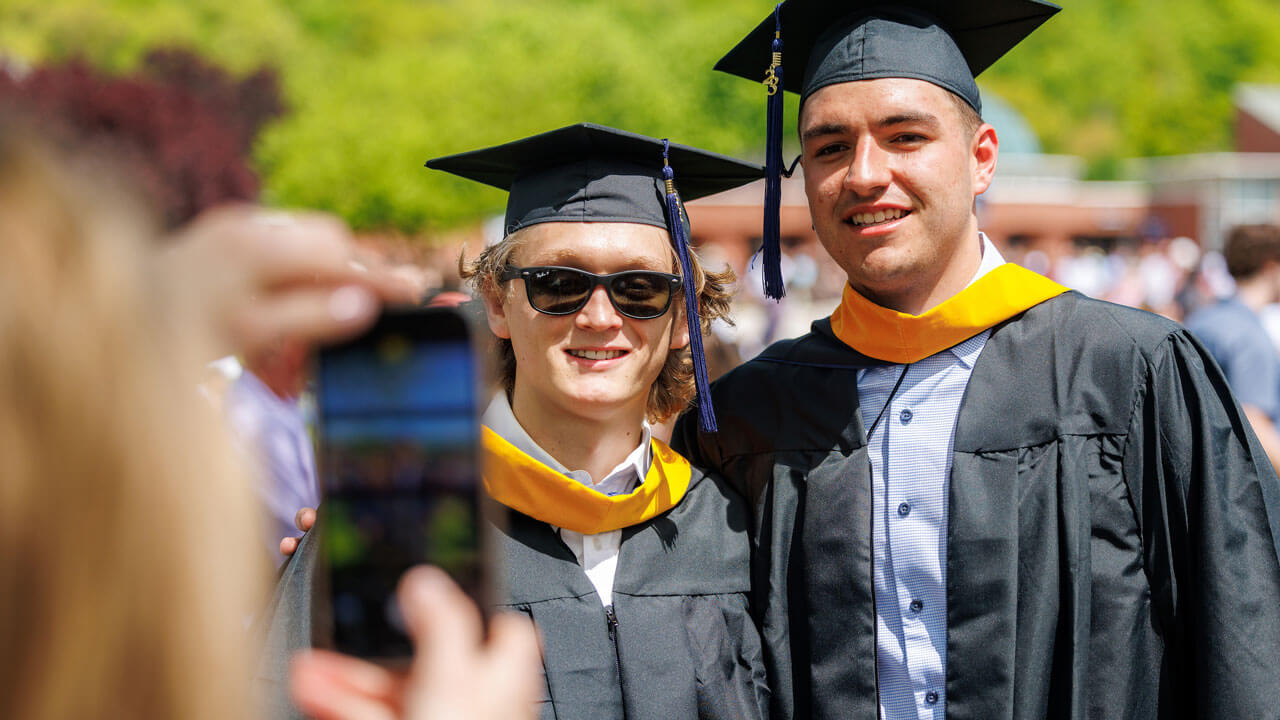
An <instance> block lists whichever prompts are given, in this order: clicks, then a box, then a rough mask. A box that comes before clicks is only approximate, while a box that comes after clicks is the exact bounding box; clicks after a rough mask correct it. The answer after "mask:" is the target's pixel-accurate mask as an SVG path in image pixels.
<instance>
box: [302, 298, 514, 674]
mask: <svg viewBox="0 0 1280 720" xmlns="http://www.w3.org/2000/svg"><path fill="white" fill-rule="evenodd" d="M477 375H478V372H477V358H476V352H475V349H474V344H473V340H472V333H471V332H470V329H469V325H468V322H467V321H466V319H465V318H464V317H463V316H462V315H461V314H460V313H459V311H457V310H454V309H452V308H415V309H411V310H388V311H385V312H384V313H383V315H382V316H381V318H380V319H379V320H378V322H377V323H376V324H375V325H374V326H373V327H372V328H371V329H370V330H369V331H368V332H366V333H365V334H364V335H362V336H360V337H358V338H355V339H353V340H351V341H349V342H345V343H342V344H340V345H336V346H331V347H328V348H325V349H323V350H321V351H320V353H319V355H318V358H317V367H316V376H315V377H316V410H317V415H316V430H317V433H316V434H317V437H316V445H317V472H318V474H319V477H320V486H321V491H322V496H323V501H322V502H321V504H320V508H319V519H318V521H317V524H316V530H317V531H318V537H317V540H318V541H319V542H320V546H321V552H320V559H321V567H322V569H321V572H319V573H318V582H319V583H322V584H324V585H327V588H321V587H317V588H316V595H317V596H318V597H320V598H323V597H325V596H327V597H328V599H329V603H328V607H327V608H320V607H317V608H316V609H315V611H314V617H315V620H316V622H314V623H313V633H315V634H316V637H315V638H314V641H315V642H316V644H317V645H318V646H320V647H333V648H335V649H337V650H339V651H341V652H345V653H349V654H352V655H358V656H362V657H366V658H373V659H385V660H396V659H405V658H408V657H410V656H411V655H412V651H413V648H412V644H411V642H410V640H409V638H408V637H407V635H406V634H405V627H404V622H403V618H402V617H401V614H400V609H399V606H398V603H397V602H396V594H395V590H396V585H397V583H398V581H399V580H400V576H401V575H403V574H404V572H405V571H406V570H407V569H409V568H410V567H413V566H415V565H420V564H423V563H428V564H431V565H436V566H438V567H440V568H442V569H444V570H445V571H446V572H448V573H449V574H450V575H451V576H453V579H454V580H455V581H456V582H457V583H458V584H459V585H461V586H462V588H463V589H464V590H466V591H467V592H468V593H469V594H470V595H471V596H472V597H473V598H475V600H476V601H477V602H478V603H480V604H481V606H482V607H485V606H487V605H488V603H489V601H490V599H491V594H490V593H491V591H490V586H489V585H490V578H491V577H492V574H491V573H489V572H487V571H486V562H485V552H484V548H483V547H482V545H483V543H484V535H485V533H484V532H482V530H481V528H482V526H483V523H484V521H485V519H486V516H487V513H486V511H485V510H484V507H483V505H484V503H483V501H482V495H483V489H482V487H481V481H480V471H479V459H478V447H479V420H478V408H477V402H476V397H477V394H478V387H477V383H478V377H477ZM326 590H327V592H326ZM326 610H327V612H326Z"/></svg>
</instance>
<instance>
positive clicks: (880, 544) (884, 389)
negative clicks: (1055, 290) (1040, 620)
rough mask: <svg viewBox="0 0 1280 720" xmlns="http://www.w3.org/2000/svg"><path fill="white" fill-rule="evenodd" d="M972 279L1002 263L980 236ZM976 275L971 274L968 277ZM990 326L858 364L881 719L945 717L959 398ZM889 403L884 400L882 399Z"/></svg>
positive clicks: (916, 719)
mask: <svg viewBox="0 0 1280 720" xmlns="http://www.w3.org/2000/svg"><path fill="white" fill-rule="evenodd" d="M981 239H982V244H983V255H982V265H981V266H980V267H979V268H978V272H977V273H976V274H975V275H974V277H973V279H974V280H977V279H978V278H980V277H982V276H983V275H985V274H986V273H987V272H989V271H990V270H992V269H993V268H995V267H996V266H997V265H1000V264H1002V263H1003V262H1004V258H1002V257H1001V256H1000V253H999V252H998V251H997V250H996V249H995V247H994V246H993V245H992V244H991V242H990V241H989V240H987V238H986V236H985V235H984V236H982V238H981ZM970 282H972V281H970ZM990 336H991V331H990V330H987V331H984V332H982V333H980V334H978V335H976V336H974V337H972V338H969V339H968V340H965V341H964V342H962V343H960V344H959V345H956V346H955V347H953V348H951V349H949V350H943V351H942V352H940V353H938V354H936V355H931V356H929V357H927V358H925V359H923V360H920V361H918V362H916V363H913V364H912V365H909V366H905V367H906V372H907V374H906V377H904V378H903V381H902V386H901V387H899V388H898V392H897V394H896V395H894V397H893V398H892V400H890V398H889V393H890V391H891V390H892V389H893V386H894V384H895V383H896V382H897V381H898V377H899V375H901V374H902V372H903V367H904V366H902V365H890V366H887V367H880V368H871V369H868V370H862V371H859V373H858V399H859V401H860V403H861V405H862V418H863V424H864V426H865V427H867V428H868V429H871V425H872V423H874V422H875V419H876V416H877V415H879V414H880V411H881V408H884V415H883V417H881V419H880V423H879V425H877V426H876V428H875V430H874V432H873V433H872V435H871V437H870V438H869V439H868V455H869V457H870V459H871V487H872V516H873V518H874V521H873V522H874V525H873V528H874V533H873V540H874V542H873V545H874V551H875V580H876V582H875V593H876V633H877V637H876V640H877V643H876V648H877V666H878V668H879V673H880V712H881V715H882V717H884V718H885V720H905V719H906V718H910V719H911V720H944V718H945V717H946V687H945V686H946V676H947V490H948V479H949V478H950V477H951V452H952V448H953V443H954V440H955V428H956V416H957V414H958V413H959V412H960V401H961V399H962V398H963V397H964V391H965V387H966V386H967V385H968V384H969V376H970V374H971V373H972V371H973V364H974V363H975V362H976V361H977V359H978V354H979V353H981V352H982V348H983V347H984V346H985V345H986V344H987V338H988V337H990ZM886 402H888V403H889V405H888V407H885V403H886Z"/></svg>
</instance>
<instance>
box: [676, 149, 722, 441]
mask: <svg viewBox="0 0 1280 720" xmlns="http://www.w3.org/2000/svg"><path fill="white" fill-rule="evenodd" d="M669 151H670V143H669V142H668V141H666V140H663V141H662V179H663V180H664V181H665V185H666V191H667V224H668V225H669V226H670V228H671V242H672V243H673V244H674V245H675V246H676V256H677V257H679V258H680V274H681V276H682V277H683V278H684V282H683V283H682V284H683V285H684V314H685V318H686V319H687V320H688V322H689V351H690V354H691V355H692V356H693V382H694V385H695V386H696V387H697V389H698V423H699V426H700V427H701V428H702V431H703V432H716V431H717V430H718V429H719V428H718V427H717V426H716V413H715V409H714V408H712V407H711V381H710V380H709V379H708V377H707V355H706V352H705V351H704V350H703V348H702V314H701V313H699V312H698V289H697V288H696V287H694V283H693V258H692V257H691V256H690V254H689V253H690V252H691V250H690V249H689V236H688V234H687V233H685V231H684V215H683V213H682V212H681V205H680V195H679V194H678V193H676V184H675V177H676V174H675V171H674V170H672V169H671V164H670V162H669V160H668V153H669Z"/></svg>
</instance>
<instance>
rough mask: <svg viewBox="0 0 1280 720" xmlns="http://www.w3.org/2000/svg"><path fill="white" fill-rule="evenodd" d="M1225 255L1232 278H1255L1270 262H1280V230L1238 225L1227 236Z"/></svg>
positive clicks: (1273, 226)
mask: <svg viewBox="0 0 1280 720" xmlns="http://www.w3.org/2000/svg"><path fill="white" fill-rule="evenodd" d="M1223 255H1224V256H1226V260H1227V272H1230V273H1231V277H1233V278H1236V279H1237V280H1245V279H1248V278H1250V277H1253V276H1254V275H1257V274H1258V272H1259V271H1260V270H1262V267H1263V266H1264V265H1266V264H1267V263H1268V262H1280V228H1277V227H1276V226H1275V225H1237V226H1235V227H1233V228H1231V232H1229V233H1228V234H1227V243H1226V247H1225V249H1224V250H1223Z"/></svg>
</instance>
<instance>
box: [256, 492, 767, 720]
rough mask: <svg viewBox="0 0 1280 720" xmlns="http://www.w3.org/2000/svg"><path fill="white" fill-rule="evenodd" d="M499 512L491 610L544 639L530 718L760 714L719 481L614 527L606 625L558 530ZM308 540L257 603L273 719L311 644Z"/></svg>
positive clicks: (739, 504)
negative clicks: (527, 623) (498, 600)
mask: <svg viewBox="0 0 1280 720" xmlns="http://www.w3.org/2000/svg"><path fill="white" fill-rule="evenodd" d="M508 516H509V518H508V523H507V527H506V528H504V529H502V530H500V531H498V532H497V535H496V538H495V545H494V547H495V548H496V549H497V552H498V555H499V557H500V558H501V560H502V564H503V566H504V574H505V576H506V577H505V580H506V594H507V597H506V601H505V602H504V603H502V604H501V605H500V607H501V608H502V609H508V610H516V611H518V612H523V613H526V614H528V615H529V616H531V617H532V618H533V621H534V623H535V624H536V625H537V627H538V630H539V633H540V635H541V637H542V642H543V663H544V670H545V673H544V683H543V690H544V694H543V697H542V699H541V709H540V710H541V711H540V715H541V717H543V718H547V719H551V718H556V719H557V720H610V719H613V718H616V719H618V720H623V719H624V718H625V720H646V719H652V720H672V719H677V720H678V719H683V718H689V719H690V720H692V719H694V718H705V719H707V720H712V719H714V720H720V719H724V720H729V719H730V718H732V719H734V720H736V719H738V718H745V719H746V720H753V719H755V718H765V717H767V712H768V705H769V695H768V689H767V686H766V684H765V680H764V677H765V672H764V660H763V656H762V651H761V645H760V638H759V635H758V634H757V632H756V628H755V625H754V624H753V622H752V619H751V615H750V613H749V610H750V608H749V607H748V591H749V585H750V572H749V566H750V558H749V553H750V545H749V542H748V539H747V526H748V524H749V522H750V513H749V510H748V506H747V504H746V502H745V500H744V499H743V498H742V497H741V496H740V495H739V494H738V493H737V492H735V491H734V490H732V489H731V488H729V487H728V485H727V484H725V483H723V482H722V481H720V480H718V479H716V478H713V477H710V476H706V475H703V474H702V473H701V472H699V471H698V470H697V469H696V468H695V469H694V470H693V478H692V480H691V482H690V487H689V490H688V493H687V494H686V495H685V497H684V499H683V500H681V502H680V504H679V505H677V506H676V507H674V508H672V509H671V510H669V511H667V512H665V513H663V514H661V515H659V516H657V517H655V518H653V519H652V520H649V521H647V522H644V523H641V524H639V525H636V526H633V527H630V528H625V529H624V530H623V531H622V544H621V547H620V551H619V555H618V565H617V572H616V575H615V577H614V585H613V608H614V615H615V617H616V624H614V625H613V626H612V627H611V623H609V622H608V619H607V616H606V614H605V610H604V607H603V606H602V605H601V603H600V598H599V596H598V595H597V594H596V592H595V588H594V587H593V586H592V584H591V581H590V580H589V579H588V578H587V575H586V573H585V572H584V571H583V569H582V566H580V565H579V564H578V562H577V560H576V559H575V558H574V556H573V553H572V552H571V551H570V550H569V548H568V546H566V545H565V544H564V542H563V541H561V539H560V536H559V534H558V533H557V532H556V531H555V530H554V529H553V528H552V527H551V526H550V525H548V524H547V523H544V522H540V521H538V520H534V519H533V518H530V517H528V516H526V515H522V514H520V513H517V512H515V511H510V512H508ZM317 548H318V546H317V545H316V544H315V543H314V542H312V541H311V536H310V534H308V536H307V537H306V538H304V539H303V541H302V543H301V545H300V546H299V548H298V551H297V552H296V553H295V555H294V557H293V558H291V559H290V561H289V564H288V565H287V566H286V567H285V568H284V571H283V573H282V575H281V578H280V581H279V583H278V585H277V589H276V593H275V597H274V598H273V599H272V603H271V607H270V608H269V610H268V620H267V623H266V633H267V641H266V642H267V648H266V652H265V657H264V661H263V663H262V665H261V668H260V675H261V677H262V679H263V680H264V681H265V683H266V686H267V695H268V703H269V705H270V710H271V716H272V717H293V718H296V717H301V716H300V715H299V714H298V712H297V710H296V709H294V708H293V707H292V705H291V704H290V703H289V702H288V699H287V693H286V690H287V666H288V661H287V658H288V656H289V655H290V654H291V652H292V651H294V650H297V649H301V648H305V647H309V646H310V642H311V600H312V597H311V588H312V579H313V577H314V573H315V568H316V559H317ZM615 642H616V644H615Z"/></svg>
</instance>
